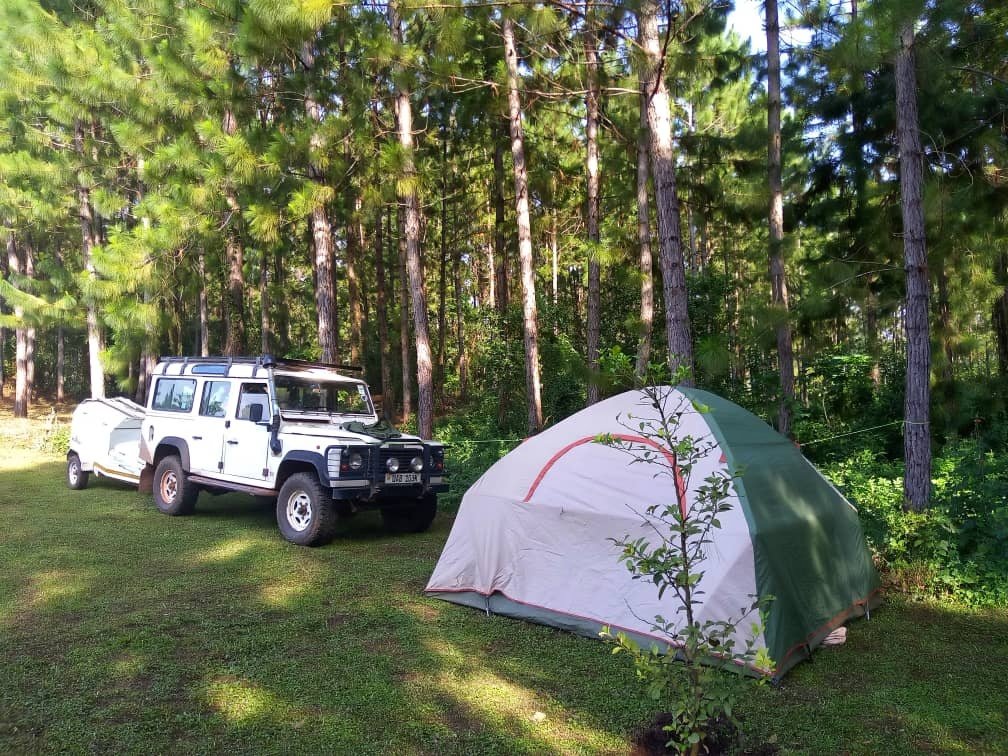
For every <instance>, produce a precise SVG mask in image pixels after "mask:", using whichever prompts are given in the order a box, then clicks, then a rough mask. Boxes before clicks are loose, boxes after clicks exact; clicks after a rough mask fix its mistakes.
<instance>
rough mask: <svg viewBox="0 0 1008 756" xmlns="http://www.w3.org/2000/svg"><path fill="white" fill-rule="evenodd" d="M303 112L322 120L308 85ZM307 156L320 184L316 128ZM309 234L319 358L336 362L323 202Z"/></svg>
mask: <svg viewBox="0 0 1008 756" xmlns="http://www.w3.org/2000/svg"><path fill="white" fill-rule="evenodd" d="M301 61H302V63H303V64H304V67H305V70H306V71H308V72H311V70H312V68H313V67H314V65H315V50H314V49H313V47H312V42H310V41H309V42H305V43H304V44H303V45H302V47H301ZM304 105H305V115H307V116H308V119H309V120H310V121H311V122H312V123H315V124H321V123H322V117H323V114H322V106H321V105H320V104H319V102H318V101H317V100H316V99H315V94H314V92H312V91H311V89H310V88H309V89H308V90H306V91H305V94H304ZM309 148H310V155H311V157H310V158H309V161H308V178H309V180H310V181H312V182H314V183H317V184H322V183H323V182H324V179H325V175H324V172H323V171H322V169H321V167H320V166H319V161H318V158H319V156H320V155H321V153H322V152H323V150H324V149H325V144H324V141H323V139H322V134H321V131H320V129H318V128H316V129H315V130H314V132H313V133H312V135H311V138H310V140H309ZM308 223H309V226H310V228H311V234H312V251H313V253H314V266H315V311H316V314H317V320H318V341H319V359H320V360H321V361H322V362H330V363H335V362H337V361H338V359H337V358H338V352H339V324H338V322H337V313H336V287H335V284H334V273H335V269H336V259H335V258H336V250H335V246H334V245H333V238H332V224H331V223H330V221H329V212H328V210H327V209H326V206H325V204H324V203H322V202H316V203H315V205H314V207H313V208H312V211H311V213H310V214H309V216H308Z"/></svg>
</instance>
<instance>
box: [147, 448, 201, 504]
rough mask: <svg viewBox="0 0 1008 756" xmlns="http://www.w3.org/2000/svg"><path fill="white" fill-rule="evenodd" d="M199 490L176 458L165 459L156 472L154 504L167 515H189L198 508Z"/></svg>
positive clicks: (159, 463)
mask: <svg viewBox="0 0 1008 756" xmlns="http://www.w3.org/2000/svg"><path fill="white" fill-rule="evenodd" d="M197 496H199V488H198V487H197V486H196V485H195V484H193V483H190V482H189V478H188V477H187V476H186V474H185V470H183V469H182V462H180V461H179V458H178V457H176V456H174V455H173V456H170V457H165V458H164V459H162V460H161V461H160V462H158V466H157V469H156V470H155V471H154V504H155V505H156V506H157V508H158V511H159V512H162V513H164V514H166V515H172V516H176V515H188V514H192V513H193V509H195V507H196V497H197Z"/></svg>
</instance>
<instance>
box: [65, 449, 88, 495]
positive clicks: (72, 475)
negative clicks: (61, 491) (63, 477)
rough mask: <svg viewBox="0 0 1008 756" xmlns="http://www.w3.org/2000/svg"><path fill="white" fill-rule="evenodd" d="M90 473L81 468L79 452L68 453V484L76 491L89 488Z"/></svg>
mask: <svg viewBox="0 0 1008 756" xmlns="http://www.w3.org/2000/svg"><path fill="white" fill-rule="evenodd" d="M88 477H90V473H88V472H87V471H86V470H82V469H81V461H80V457H78V456H77V452H70V453H69V454H68V455H67V485H68V486H70V488H72V489H73V490H74V491H80V490H82V489H84V488H87V484H88Z"/></svg>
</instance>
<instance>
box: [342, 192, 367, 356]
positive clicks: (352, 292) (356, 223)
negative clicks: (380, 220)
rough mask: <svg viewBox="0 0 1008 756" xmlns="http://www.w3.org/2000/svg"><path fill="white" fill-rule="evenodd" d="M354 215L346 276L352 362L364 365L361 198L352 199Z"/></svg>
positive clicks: (348, 247) (347, 254) (350, 225)
mask: <svg viewBox="0 0 1008 756" xmlns="http://www.w3.org/2000/svg"><path fill="white" fill-rule="evenodd" d="M351 205H352V207H353V213H352V214H351V217H350V224H349V227H348V230H347V249H346V276H347V300H348V304H349V306H350V362H351V363H352V364H354V365H363V364H364V357H363V351H364V308H363V307H362V305H361V299H362V296H363V291H362V287H361V282H360V258H361V253H362V251H363V249H364V226H363V220H362V219H361V198H360V197H359V196H354V197H352V198H351Z"/></svg>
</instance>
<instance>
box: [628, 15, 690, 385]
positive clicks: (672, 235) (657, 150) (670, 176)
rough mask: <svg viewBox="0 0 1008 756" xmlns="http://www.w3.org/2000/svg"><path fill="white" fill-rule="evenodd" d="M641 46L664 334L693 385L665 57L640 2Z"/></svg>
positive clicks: (676, 365) (674, 363) (672, 358)
mask: <svg viewBox="0 0 1008 756" xmlns="http://www.w3.org/2000/svg"><path fill="white" fill-rule="evenodd" d="M637 24H638V28H639V30H640V42H641V46H642V47H643V48H644V52H645V63H644V75H643V77H642V79H643V82H644V91H645V92H646V93H647V115H648V130H649V132H650V135H651V144H650V148H651V149H650V152H651V172H652V175H653V176H654V187H655V205H656V209H657V216H658V261H659V264H660V266H661V271H662V291H663V294H664V297H665V336H666V339H667V341H668V349H669V367H670V369H671V370H672V374H673V375H676V373H677V372H678V371H679V369H680V368H683V369H684V370H685V377H684V379H683V381H682V382H683V383H684V384H685V385H692V383H693V341H692V337H691V335H690V319H689V307H688V301H689V299H688V298H689V294H688V292H687V290H686V271H685V268H684V267H683V250H682V232H681V229H680V225H681V224H680V210H679V195H678V192H677V189H676V173H675V153H674V149H673V144H672V111H671V104H670V101H669V94H668V89H667V88H666V86H665V64H666V62H667V61H666V58H665V54H664V51H663V48H662V42H661V37H660V35H659V32H658V6H657V3H656V2H655V0H643V1H642V2H641V7H640V10H639V11H638V20H637Z"/></svg>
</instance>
